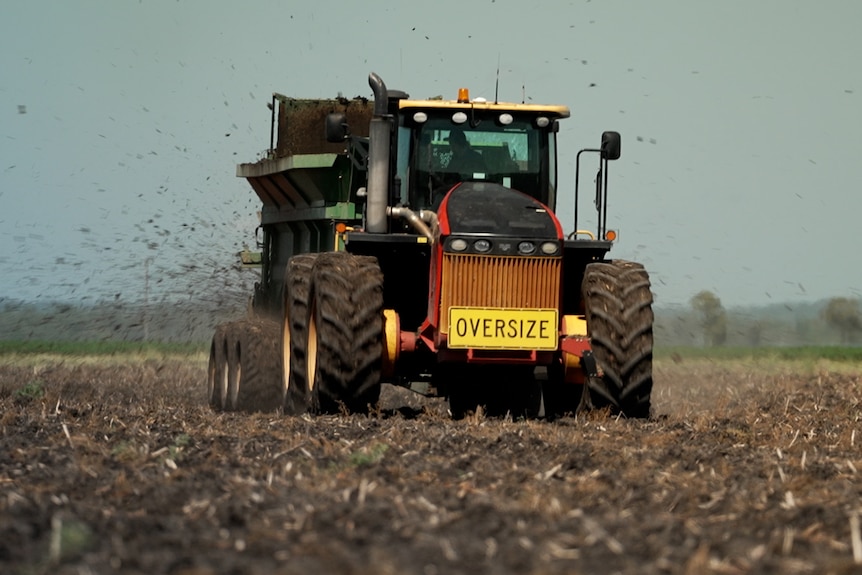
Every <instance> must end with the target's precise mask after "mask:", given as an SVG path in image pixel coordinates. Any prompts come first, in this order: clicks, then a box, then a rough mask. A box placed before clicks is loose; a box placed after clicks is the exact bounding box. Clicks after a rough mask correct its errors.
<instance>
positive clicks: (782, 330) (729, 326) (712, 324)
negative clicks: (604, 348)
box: [655, 290, 862, 347]
mask: <svg viewBox="0 0 862 575" xmlns="http://www.w3.org/2000/svg"><path fill="white" fill-rule="evenodd" d="M655 332H656V342H657V343H658V344H659V345H670V346H676V345H702V346H707V347H715V346H722V345H731V346H750V347H758V346H786V345H835V344H840V345H851V346H852V345H858V344H860V343H862V304H860V300H859V299H855V298H847V297H833V298H830V299H828V300H822V301H819V302H816V303H800V304H790V303H783V304H771V305H767V306H759V307H748V308H736V309H731V310H728V309H726V308H725V307H724V305H723V304H722V302H721V299H720V298H719V297H718V295H716V294H715V293H714V292H712V291H709V290H703V291H701V292H698V293H697V294H695V295H694V296H693V297H692V298H691V299H690V300H689V302H688V306H687V307H682V308H677V309H661V308H659V309H657V310H656V326H655Z"/></svg>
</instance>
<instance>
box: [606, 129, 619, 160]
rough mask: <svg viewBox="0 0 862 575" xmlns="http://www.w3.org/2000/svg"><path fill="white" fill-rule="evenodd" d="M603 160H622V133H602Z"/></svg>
mask: <svg viewBox="0 0 862 575" xmlns="http://www.w3.org/2000/svg"><path fill="white" fill-rule="evenodd" d="M602 159H603V160H619V159H620V133H619V132H603V133H602Z"/></svg>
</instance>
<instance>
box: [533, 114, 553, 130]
mask: <svg viewBox="0 0 862 575" xmlns="http://www.w3.org/2000/svg"><path fill="white" fill-rule="evenodd" d="M550 123H551V121H550V120H549V119H548V118H546V117H545V116H539V117H538V118H536V125H537V126H538V127H540V128H547V127H548V124H550Z"/></svg>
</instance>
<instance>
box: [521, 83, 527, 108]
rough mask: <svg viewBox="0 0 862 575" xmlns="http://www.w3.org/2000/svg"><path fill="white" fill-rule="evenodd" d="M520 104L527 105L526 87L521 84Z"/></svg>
mask: <svg viewBox="0 0 862 575" xmlns="http://www.w3.org/2000/svg"><path fill="white" fill-rule="evenodd" d="M521 103H522V104H526V103H527V85H526V84H521Z"/></svg>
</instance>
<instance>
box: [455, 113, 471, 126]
mask: <svg viewBox="0 0 862 575" xmlns="http://www.w3.org/2000/svg"><path fill="white" fill-rule="evenodd" d="M466 121H467V114H465V113H464V112H455V113H454V114H452V122H454V123H455V124H463V123H464V122H466Z"/></svg>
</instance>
